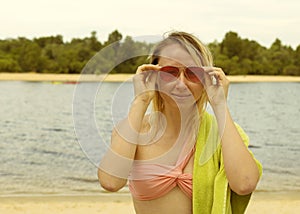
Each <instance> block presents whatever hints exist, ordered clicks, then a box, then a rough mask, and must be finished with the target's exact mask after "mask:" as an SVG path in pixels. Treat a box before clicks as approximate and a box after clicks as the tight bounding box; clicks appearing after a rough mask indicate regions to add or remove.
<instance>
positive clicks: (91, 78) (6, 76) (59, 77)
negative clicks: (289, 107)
mask: <svg viewBox="0 0 300 214" xmlns="http://www.w3.org/2000/svg"><path fill="white" fill-rule="evenodd" d="M132 77H133V74H109V75H103V74H101V75H95V74H85V75H81V74H41V73H0V81H32V82H58V83H59V82H62V83H78V82H102V81H103V82H125V81H131V78H132ZM227 77H228V79H229V80H230V82H233V83H246V82H300V76H267V75H236V76H230V75H228V76H227Z"/></svg>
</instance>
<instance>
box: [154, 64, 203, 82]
mask: <svg viewBox="0 0 300 214" xmlns="http://www.w3.org/2000/svg"><path fill="white" fill-rule="evenodd" d="M159 71H160V72H159V76H160V78H161V79H162V80H164V81H166V82H173V81H175V80H177V79H178V77H179V76H180V73H181V71H183V72H184V76H185V78H186V79H187V80H189V81H190V82H193V83H201V82H203V80H204V74H205V72H204V69H203V68H202V67H194V66H192V67H174V66H164V67H162V68H161V69H159Z"/></svg>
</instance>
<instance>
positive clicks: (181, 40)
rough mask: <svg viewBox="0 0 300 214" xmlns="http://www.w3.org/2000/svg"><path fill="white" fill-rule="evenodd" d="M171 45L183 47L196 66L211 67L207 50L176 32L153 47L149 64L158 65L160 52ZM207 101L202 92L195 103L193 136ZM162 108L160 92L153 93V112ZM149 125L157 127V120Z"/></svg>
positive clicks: (211, 60) (195, 40) (211, 62)
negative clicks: (196, 111)
mask: <svg viewBox="0 0 300 214" xmlns="http://www.w3.org/2000/svg"><path fill="white" fill-rule="evenodd" d="M173 44H179V45H180V46H181V47H183V48H184V49H185V50H186V51H187V52H188V53H189V54H190V55H191V57H192V58H193V60H194V62H195V63H196V64H197V65H198V66H213V57H212V54H211V52H210V51H209V49H208V48H207V47H206V46H205V45H204V44H203V43H202V42H201V41H200V40H199V39H198V38H197V37H195V36H194V35H192V34H189V33H186V32H178V31H174V32H171V33H170V34H169V35H168V36H167V37H166V38H164V39H163V40H162V41H160V42H159V43H158V44H157V45H156V46H155V47H154V49H153V52H152V54H151V55H150V63H151V64H155V65H156V64H158V62H159V58H160V54H161V52H162V50H163V49H164V48H165V47H167V46H169V45H173ZM207 101H208V98H207V94H206V91H205V90H203V93H202V95H201V97H200V99H199V100H198V101H197V103H196V104H197V109H198V114H196V115H198V117H196V118H193V120H194V121H191V122H192V123H193V122H194V125H195V129H196V130H195V135H197V133H198V132H197V131H198V128H199V122H197V121H199V119H200V118H201V116H202V114H203V112H204V110H205V107H206V104H207ZM163 108H164V105H163V99H162V97H161V95H160V92H159V91H155V95H154V98H153V111H154V112H156V111H159V112H162V111H163ZM150 123H151V124H152V125H154V126H158V125H159V124H158V123H159V121H157V118H152V122H151V121H150ZM157 128H158V127H157ZM195 137H196V136H195Z"/></svg>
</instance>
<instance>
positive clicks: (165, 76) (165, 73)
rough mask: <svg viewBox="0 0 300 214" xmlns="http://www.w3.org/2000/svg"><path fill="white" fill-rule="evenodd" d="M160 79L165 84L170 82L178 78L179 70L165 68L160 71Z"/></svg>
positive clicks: (169, 67) (170, 67)
mask: <svg viewBox="0 0 300 214" xmlns="http://www.w3.org/2000/svg"><path fill="white" fill-rule="evenodd" d="M160 71H161V72H159V75H160V78H161V79H162V80H164V81H166V82H172V81H175V80H176V79H177V77H178V76H179V69H178V68H176V67H172V66H165V67H162V68H161V69H160Z"/></svg>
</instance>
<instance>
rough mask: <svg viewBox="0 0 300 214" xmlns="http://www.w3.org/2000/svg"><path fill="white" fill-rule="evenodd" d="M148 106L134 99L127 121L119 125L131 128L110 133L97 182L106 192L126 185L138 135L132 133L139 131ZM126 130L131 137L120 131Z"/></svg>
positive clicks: (123, 128) (119, 128) (120, 128)
mask: <svg viewBox="0 0 300 214" xmlns="http://www.w3.org/2000/svg"><path fill="white" fill-rule="evenodd" d="M148 105H149V103H146V102H145V101H143V100H141V99H135V100H134V101H133V103H132V106H131V108H130V111H129V114H128V118H127V119H128V121H126V122H125V123H123V124H121V126H131V127H118V128H117V129H116V128H115V129H114V130H113V132H112V137H111V147H110V151H108V152H107V153H106V155H105V157H104V158H103V159H102V161H101V163H100V166H99V168H98V178H99V182H100V184H101V186H102V187H103V188H104V189H106V190H108V191H112V192H115V191H118V190H119V189H121V188H122V187H124V186H125V184H126V183H127V176H128V174H129V171H130V169H131V165H132V162H133V160H134V157H135V152H136V148H137V137H138V135H137V136H134V133H138V132H139V131H140V130H141V128H142V121H143V118H144V115H145V112H146V110H147V107H148ZM128 128H129V129H130V130H131V132H132V134H131V136H128V133H124V132H123V131H122V130H128ZM122 133H123V134H122ZM134 138H135V139H134ZM134 140H135V141H134Z"/></svg>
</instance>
